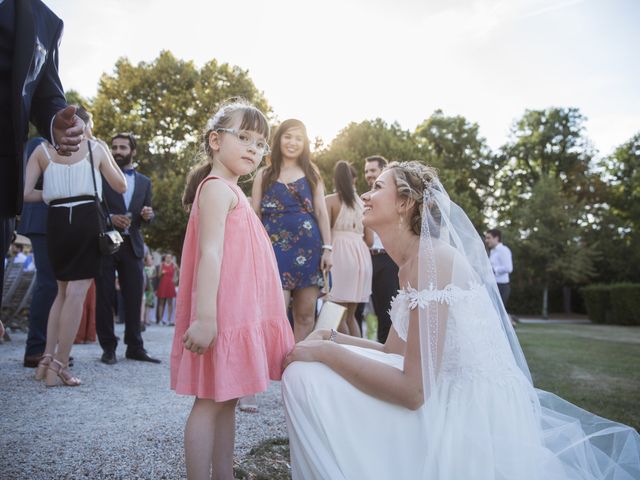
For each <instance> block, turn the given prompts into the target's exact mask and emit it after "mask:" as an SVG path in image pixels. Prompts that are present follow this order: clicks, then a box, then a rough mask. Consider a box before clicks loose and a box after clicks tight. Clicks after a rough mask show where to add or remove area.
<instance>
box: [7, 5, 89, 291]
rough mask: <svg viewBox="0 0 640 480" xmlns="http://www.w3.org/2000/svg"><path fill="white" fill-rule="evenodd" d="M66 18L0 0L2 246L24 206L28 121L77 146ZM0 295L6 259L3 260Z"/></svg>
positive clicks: (65, 150) (78, 125) (61, 145)
mask: <svg viewBox="0 0 640 480" xmlns="http://www.w3.org/2000/svg"><path fill="white" fill-rule="evenodd" d="M61 35H62V21H61V20H60V19H59V18H58V17H56V16H55V15H54V14H53V12H51V10H49V9H48V8H47V7H46V6H45V5H44V4H43V3H42V2H41V1H39V0H0V112H1V113H0V250H1V251H2V256H4V254H5V253H6V251H7V249H8V248H9V243H10V240H11V235H12V234H13V229H14V227H15V217H16V215H18V214H19V213H20V212H21V210H22V197H23V190H24V168H25V167H24V165H25V162H24V144H25V142H26V140H27V133H28V130H29V121H31V122H32V123H33V124H34V125H35V126H36V127H37V128H38V131H39V132H40V134H41V135H42V136H43V137H45V138H46V139H47V140H48V141H49V142H51V143H52V144H53V145H54V146H55V147H56V149H58V151H59V152H60V153H61V154H63V155H69V154H70V153H71V152H73V151H77V150H78V146H77V145H78V144H79V143H80V141H81V140H82V129H83V126H84V125H83V123H82V120H80V118H78V116H76V115H75V107H73V106H67V103H66V101H65V98H64V91H63V89H62V85H61V84H60V78H59V77H58V43H59V41H60V36H61ZM0 263H1V265H0V298H1V294H2V283H3V279H4V263H2V262H0Z"/></svg>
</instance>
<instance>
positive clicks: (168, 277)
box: [156, 254, 178, 325]
mask: <svg viewBox="0 0 640 480" xmlns="http://www.w3.org/2000/svg"><path fill="white" fill-rule="evenodd" d="M177 269H178V267H177V266H176V265H175V264H174V263H173V255H170V254H166V255H163V256H162V263H161V264H160V266H159V267H158V272H157V274H158V276H159V277H160V282H159V283H158V290H157V291H156V297H158V308H157V309H156V323H162V324H163V325H164V324H165V321H164V308H165V306H167V307H168V310H169V312H168V313H169V314H168V315H167V321H166V324H167V325H173V299H174V298H176V286H175V284H174V283H173V278H174V276H175V275H176V270H177Z"/></svg>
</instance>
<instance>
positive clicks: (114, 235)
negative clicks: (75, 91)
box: [87, 140, 122, 255]
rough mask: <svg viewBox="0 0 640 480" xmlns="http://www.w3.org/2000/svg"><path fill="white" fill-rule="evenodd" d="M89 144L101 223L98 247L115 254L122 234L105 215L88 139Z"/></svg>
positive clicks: (94, 190) (94, 196) (101, 250)
mask: <svg viewBox="0 0 640 480" xmlns="http://www.w3.org/2000/svg"><path fill="white" fill-rule="evenodd" d="M87 144H88V145H89V161H90V162H91V178H92V179H93V199H94V201H95V204H96V213H97V215H98V223H99V224H100V233H99V234H98V248H99V249H100V253H101V254H102V255H113V254H114V253H116V252H117V251H118V250H120V245H122V236H121V235H120V232H118V231H117V230H116V229H115V228H113V225H112V224H111V220H110V219H109V216H108V215H105V213H104V209H103V208H102V203H101V202H100V197H98V186H97V185H96V175H95V168H94V167H93V152H92V148H91V142H90V141H88V140H87Z"/></svg>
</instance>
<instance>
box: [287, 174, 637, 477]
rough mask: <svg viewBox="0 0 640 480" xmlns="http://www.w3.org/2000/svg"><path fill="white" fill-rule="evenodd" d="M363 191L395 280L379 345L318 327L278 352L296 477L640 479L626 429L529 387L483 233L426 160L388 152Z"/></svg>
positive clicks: (633, 438) (631, 434)
mask: <svg viewBox="0 0 640 480" xmlns="http://www.w3.org/2000/svg"><path fill="white" fill-rule="evenodd" d="M363 200H364V203H365V214H364V224H365V226H367V227H370V228H372V229H373V230H375V231H376V232H377V233H378V235H379V236H380V238H381V240H382V242H383V244H384V245H385V247H386V249H387V252H388V253H389V255H390V256H391V257H392V258H393V260H394V261H395V262H396V263H397V264H398V266H399V279H400V285H403V286H404V287H403V288H402V289H401V290H400V291H399V292H398V295H397V296H396V298H395V299H394V301H393V303H392V307H391V319H392V321H393V329H392V330H391V332H390V334H389V338H388V340H387V342H386V343H385V344H384V345H382V344H379V343H376V342H373V341H368V340H365V339H361V338H355V337H350V336H347V335H342V334H339V333H338V334H336V333H335V332H333V331H331V332H329V331H317V332H314V333H313V334H311V335H310V336H309V337H308V338H307V339H306V340H304V341H302V342H300V343H298V344H297V345H296V347H295V349H294V350H293V351H292V352H291V354H290V355H289V356H288V357H287V360H286V364H287V367H286V370H285V372H284V376H283V379H282V380H283V381H282V391H283V397H284V403H285V409H286V414H287V423H288V429H289V439H290V449H291V465H292V475H293V478H294V480H298V479H304V480H312V479H330V480H342V479H344V480H361V479H367V480H372V479H381V480H382V479H389V480H403V479H411V480H416V479H439V480H458V479H460V480H468V479H482V480H485V479H486V480H489V479H505V480H507V479H509V480H513V479H517V480H528V479H544V480H552V479H553V480H555V479H558V480H559V479H581V480H582V479H585V480H586V479H610V480H623V479H624V480H632V479H638V478H640V436H638V433H637V432H636V431H635V430H634V429H632V428H630V427H627V426H625V425H621V424H618V423H615V422H612V421H609V420H606V419H603V418H600V417H597V416H595V415H593V414H591V413H589V412H586V411H584V410H582V409H580V408H578V407H576V406H574V405H572V404H570V403H568V402H566V401H564V400H562V399H561V398H559V397H557V396H555V395H553V394H551V393H548V392H544V391H541V390H537V389H535V388H534V387H533V385H532V382H531V376H530V374H529V370H528V367H527V364H526V361H525V359H524V356H523V354H522V350H521V349H520V345H519V343H518V340H517V338H516V336H515V333H514V331H513V329H512V327H511V324H510V322H509V320H508V317H507V314H506V311H505V310H504V307H503V306H502V303H501V301H500V297H499V294H498V290H497V286H496V284H495V280H494V276H493V274H492V272H491V266H490V264H489V261H488V258H487V255H486V253H485V250H484V245H483V243H482V240H481V238H480V236H479V235H478V233H477V232H476V231H475V229H474V228H473V226H472V224H471V222H470V221H469V219H468V218H467V216H466V215H465V214H464V212H463V211H462V210H461V209H460V208H459V207H458V206H457V205H456V204H455V203H453V202H451V201H450V199H449V197H448V196H447V194H446V192H445V191H444V188H443V187H442V185H441V184H440V182H439V181H438V179H437V176H436V173H435V171H434V170H433V169H431V168H429V167H426V166H424V165H422V164H420V163H418V162H407V163H400V164H391V165H390V166H389V168H387V169H386V170H385V171H384V172H383V173H382V174H381V175H380V177H379V178H378V179H377V181H376V182H375V184H374V187H373V190H372V191H371V192H369V193H367V194H365V195H363ZM414 287H417V288H414Z"/></svg>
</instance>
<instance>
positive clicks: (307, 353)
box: [284, 340, 337, 368]
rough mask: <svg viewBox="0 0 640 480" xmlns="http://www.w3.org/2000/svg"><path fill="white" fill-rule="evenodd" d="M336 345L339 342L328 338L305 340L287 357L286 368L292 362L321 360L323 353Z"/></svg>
mask: <svg viewBox="0 0 640 480" xmlns="http://www.w3.org/2000/svg"><path fill="white" fill-rule="evenodd" d="M335 345H337V344H336V343H334V342H328V341H326V340H303V341H301V342H299V343H297V344H296V346H295V347H294V348H293V350H291V352H290V353H289V355H287V356H286V357H285V359H284V368H287V367H288V366H289V364H290V363H292V362H321V361H322V358H323V353H324V352H325V351H326V350H327V349H328V348H331V347H332V346H335Z"/></svg>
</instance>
